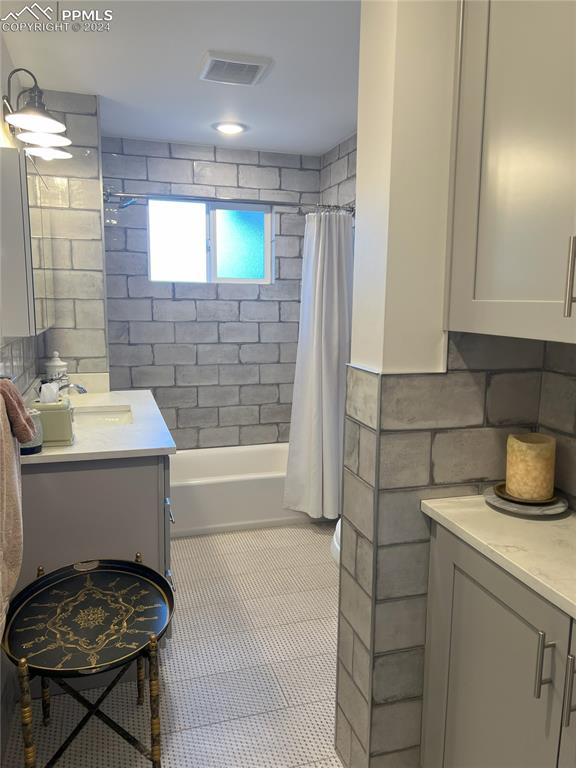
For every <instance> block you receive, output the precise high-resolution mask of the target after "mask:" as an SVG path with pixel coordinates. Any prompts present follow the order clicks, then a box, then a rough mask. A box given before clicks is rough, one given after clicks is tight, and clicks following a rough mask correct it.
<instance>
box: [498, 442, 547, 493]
mask: <svg viewBox="0 0 576 768" xmlns="http://www.w3.org/2000/svg"><path fill="white" fill-rule="evenodd" d="M507 448H508V453H507V460H506V493H509V494H510V496H516V497H517V498H518V499H526V501H536V500H538V499H542V500H544V499H550V498H552V496H553V495H554V469H555V463H556V440H555V439H554V438H553V437H550V436H549V435H542V434H540V433H537V432H528V433H526V434H525V435H509V436H508V446H507Z"/></svg>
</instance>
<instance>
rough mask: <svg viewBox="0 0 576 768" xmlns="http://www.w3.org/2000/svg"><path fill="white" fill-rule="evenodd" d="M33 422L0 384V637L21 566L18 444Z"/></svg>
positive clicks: (30, 432) (30, 433) (3, 383)
mask: <svg viewBox="0 0 576 768" xmlns="http://www.w3.org/2000/svg"><path fill="white" fill-rule="evenodd" d="M35 431H36V430H35V428H34V422H33V421H32V419H31V418H30V417H29V416H28V414H27V412H26V406H25V405H24V401H23V400H22V397H21V396H20V393H19V392H18V390H17V389H16V387H15V386H14V385H13V384H12V383H11V382H10V381H8V380H2V381H0V599H1V600H2V604H1V606H0V636H1V635H2V632H3V631H4V621H5V617H6V611H7V609H8V603H9V601H10V596H11V594H12V592H13V590H14V587H15V586H16V582H17V581H18V576H19V575H20V567H21V565H22V485H21V477H20V450H19V448H18V443H19V442H20V443H26V442H29V441H30V440H32V438H33V437H34V434H35Z"/></svg>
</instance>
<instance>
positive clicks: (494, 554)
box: [420, 496, 576, 619]
mask: <svg viewBox="0 0 576 768" xmlns="http://www.w3.org/2000/svg"><path fill="white" fill-rule="evenodd" d="M458 498H466V499H470V498H475V497H470V496H462V497H453V498H451V499H449V500H450V501H451V502H455V501H457V500H458ZM447 500H448V499H430V500H428V501H427V500H423V501H421V503H420V509H421V511H422V512H423V513H424V514H425V515H427V516H428V517H430V518H431V519H432V520H434V521H435V522H436V523H438V525H441V526H442V527H443V528H445V529H446V530H447V531H449V532H450V533H452V534H454V535H455V536H456V537H457V538H459V539H460V540H461V541H463V542H464V543H466V544H468V545H469V546H471V547H472V548H473V549H474V550H476V551H477V552H479V553H480V554H481V555H484V556H485V557H486V558H487V559H488V560H491V561H492V562H493V563H495V564H496V565H498V566H500V567H501V568H502V569H503V570H505V571H506V573H509V574H510V575H511V576H514V578H516V579H518V581H520V582H522V584H524V585H525V586H527V587H529V588H530V589H532V590H533V591H534V592H536V594H538V595H540V597H543V598H544V599H545V600H547V601H548V602H549V603H552V605H555V606H556V607H557V608H559V609H560V610H561V611H563V612H564V613H566V614H568V616H570V617H571V618H573V619H576V604H575V603H573V602H572V601H571V600H569V599H568V598H567V597H565V596H564V595H563V594H561V593H560V592H557V591H556V590H555V589H554V588H553V587H551V586H549V585H547V584H546V583H544V582H542V581H541V580H540V579H538V578H537V577H536V576H534V575H533V574H532V573H530V572H529V571H526V570H525V569H524V568H522V567H521V566H520V565H518V564H517V563H515V562H513V561H511V560H510V559H509V558H507V557H506V556H505V555H503V554H502V553H501V552H498V551H497V550H495V549H494V548H493V547H492V546H491V545H490V544H488V543H487V542H485V541H483V540H482V539H479V538H478V537H477V536H475V535H474V534H472V533H470V532H469V531H467V530H466V529H465V528H462V527H461V526H460V525H459V524H458V523H456V522H455V521H454V520H451V519H450V518H449V517H446V516H445V515H444V514H443V513H442V512H440V511H438V510H437V509H434V502H438V501H447Z"/></svg>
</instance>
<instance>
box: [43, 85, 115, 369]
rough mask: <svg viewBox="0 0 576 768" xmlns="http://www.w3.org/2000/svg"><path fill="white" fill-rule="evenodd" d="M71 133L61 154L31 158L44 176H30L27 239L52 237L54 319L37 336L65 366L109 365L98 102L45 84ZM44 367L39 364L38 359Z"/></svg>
mask: <svg viewBox="0 0 576 768" xmlns="http://www.w3.org/2000/svg"><path fill="white" fill-rule="evenodd" d="M44 96H45V100H46V105H47V107H48V109H50V110H51V111H52V112H54V113H55V114H57V115H58V116H59V117H60V118H61V119H62V120H63V121H64V122H65V123H66V127H67V135H68V136H69V138H70V139H71V140H72V146H71V147H70V152H71V154H72V155H73V157H72V158H71V159H67V160H51V161H50V162H45V161H42V160H39V159H38V160H37V162H36V165H37V167H38V170H39V172H40V174H41V176H42V178H40V177H39V176H35V177H33V178H32V177H31V178H30V179H29V189H28V195H29V200H30V221H31V229H32V237H33V238H41V237H43V240H44V243H49V244H50V246H51V247H50V249H49V251H50V252H49V254H48V253H46V254H45V257H46V258H47V259H48V260H49V262H50V263H49V264H48V265H47V266H48V268H51V269H52V270H53V273H52V277H53V281H52V282H53V290H54V298H55V301H54V304H55V315H56V318H55V323H54V325H53V326H52V327H51V328H50V329H49V330H48V331H46V332H45V333H44V334H42V336H41V337H40V347H41V349H40V354H41V355H42V348H43V349H44V350H45V353H46V354H49V353H51V352H52V351H53V350H55V349H57V350H58V351H59V352H60V354H61V355H62V357H63V358H64V359H65V360H66V361H67V362H68V367H69V370H70V371H72V372H74V371H78V372H80V373H103V372H106V371H107V370H108V359H107V349H106V330H105V326H106V319H105V292H104V244H103V228H102V185H101V173H100V152H99V125H98V103H97V99H96V97H95V96H89V95H86V94H77V93H61V92H57V91H45V93H44ZM40 367H42V366H40Z"/></svg>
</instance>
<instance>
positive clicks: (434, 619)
mask: <svg viewBox="0 0 576 768" xmlns="http://www.w3.org/2000/svg"><path fill="white" fill-rule="evenodd" d="M570 624H571V621H570V618H569V617H568V616H567V615H565V614H564V613H562V611H560V610H559V609H558V608H556V607H554V606H553V605H551V604H550V603H548V602H547V601H546V600H544V599H542V598H541V597H539V596H538V595H537V594H536V593H535V592H532V590H530V589H528V587H525V586H524V585H523V584H521V583H520V582H519V581H517V580H516V579H514V578H513V577H512V576H510V575H508V574H507V573H506V572H505V571H503V570H502V569H501V568H499V567H498V566H496V565H494V564H493V563H491V562H490V561H488V560H486V559H485V558H484V557H483V556H482V555H480V554H479V553H478V552H476V551H475V550H473V549H472V548H471V547H469V546H468V545H467V544H465V543H464V542H462V541H461V540H459V539H457V538H456V537H455V536H453V535H452V534H451V533H449V532H448V531H446V530H444V529H443V528H441V527H440V526H437V525H436V524H435V525H434V528H433V535H432V543H431V562H430V583H429V607H428V624H427V632H426V684H425V691H424V724H423V738H422V745H423V753H422V765H423V766H424V768H556V762H557V757H558V745H559V741H560V728H561V720H562V701H563V691H564V679H565V664H566V657H567V653H568V644H569V638H570Z"/></svg>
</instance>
